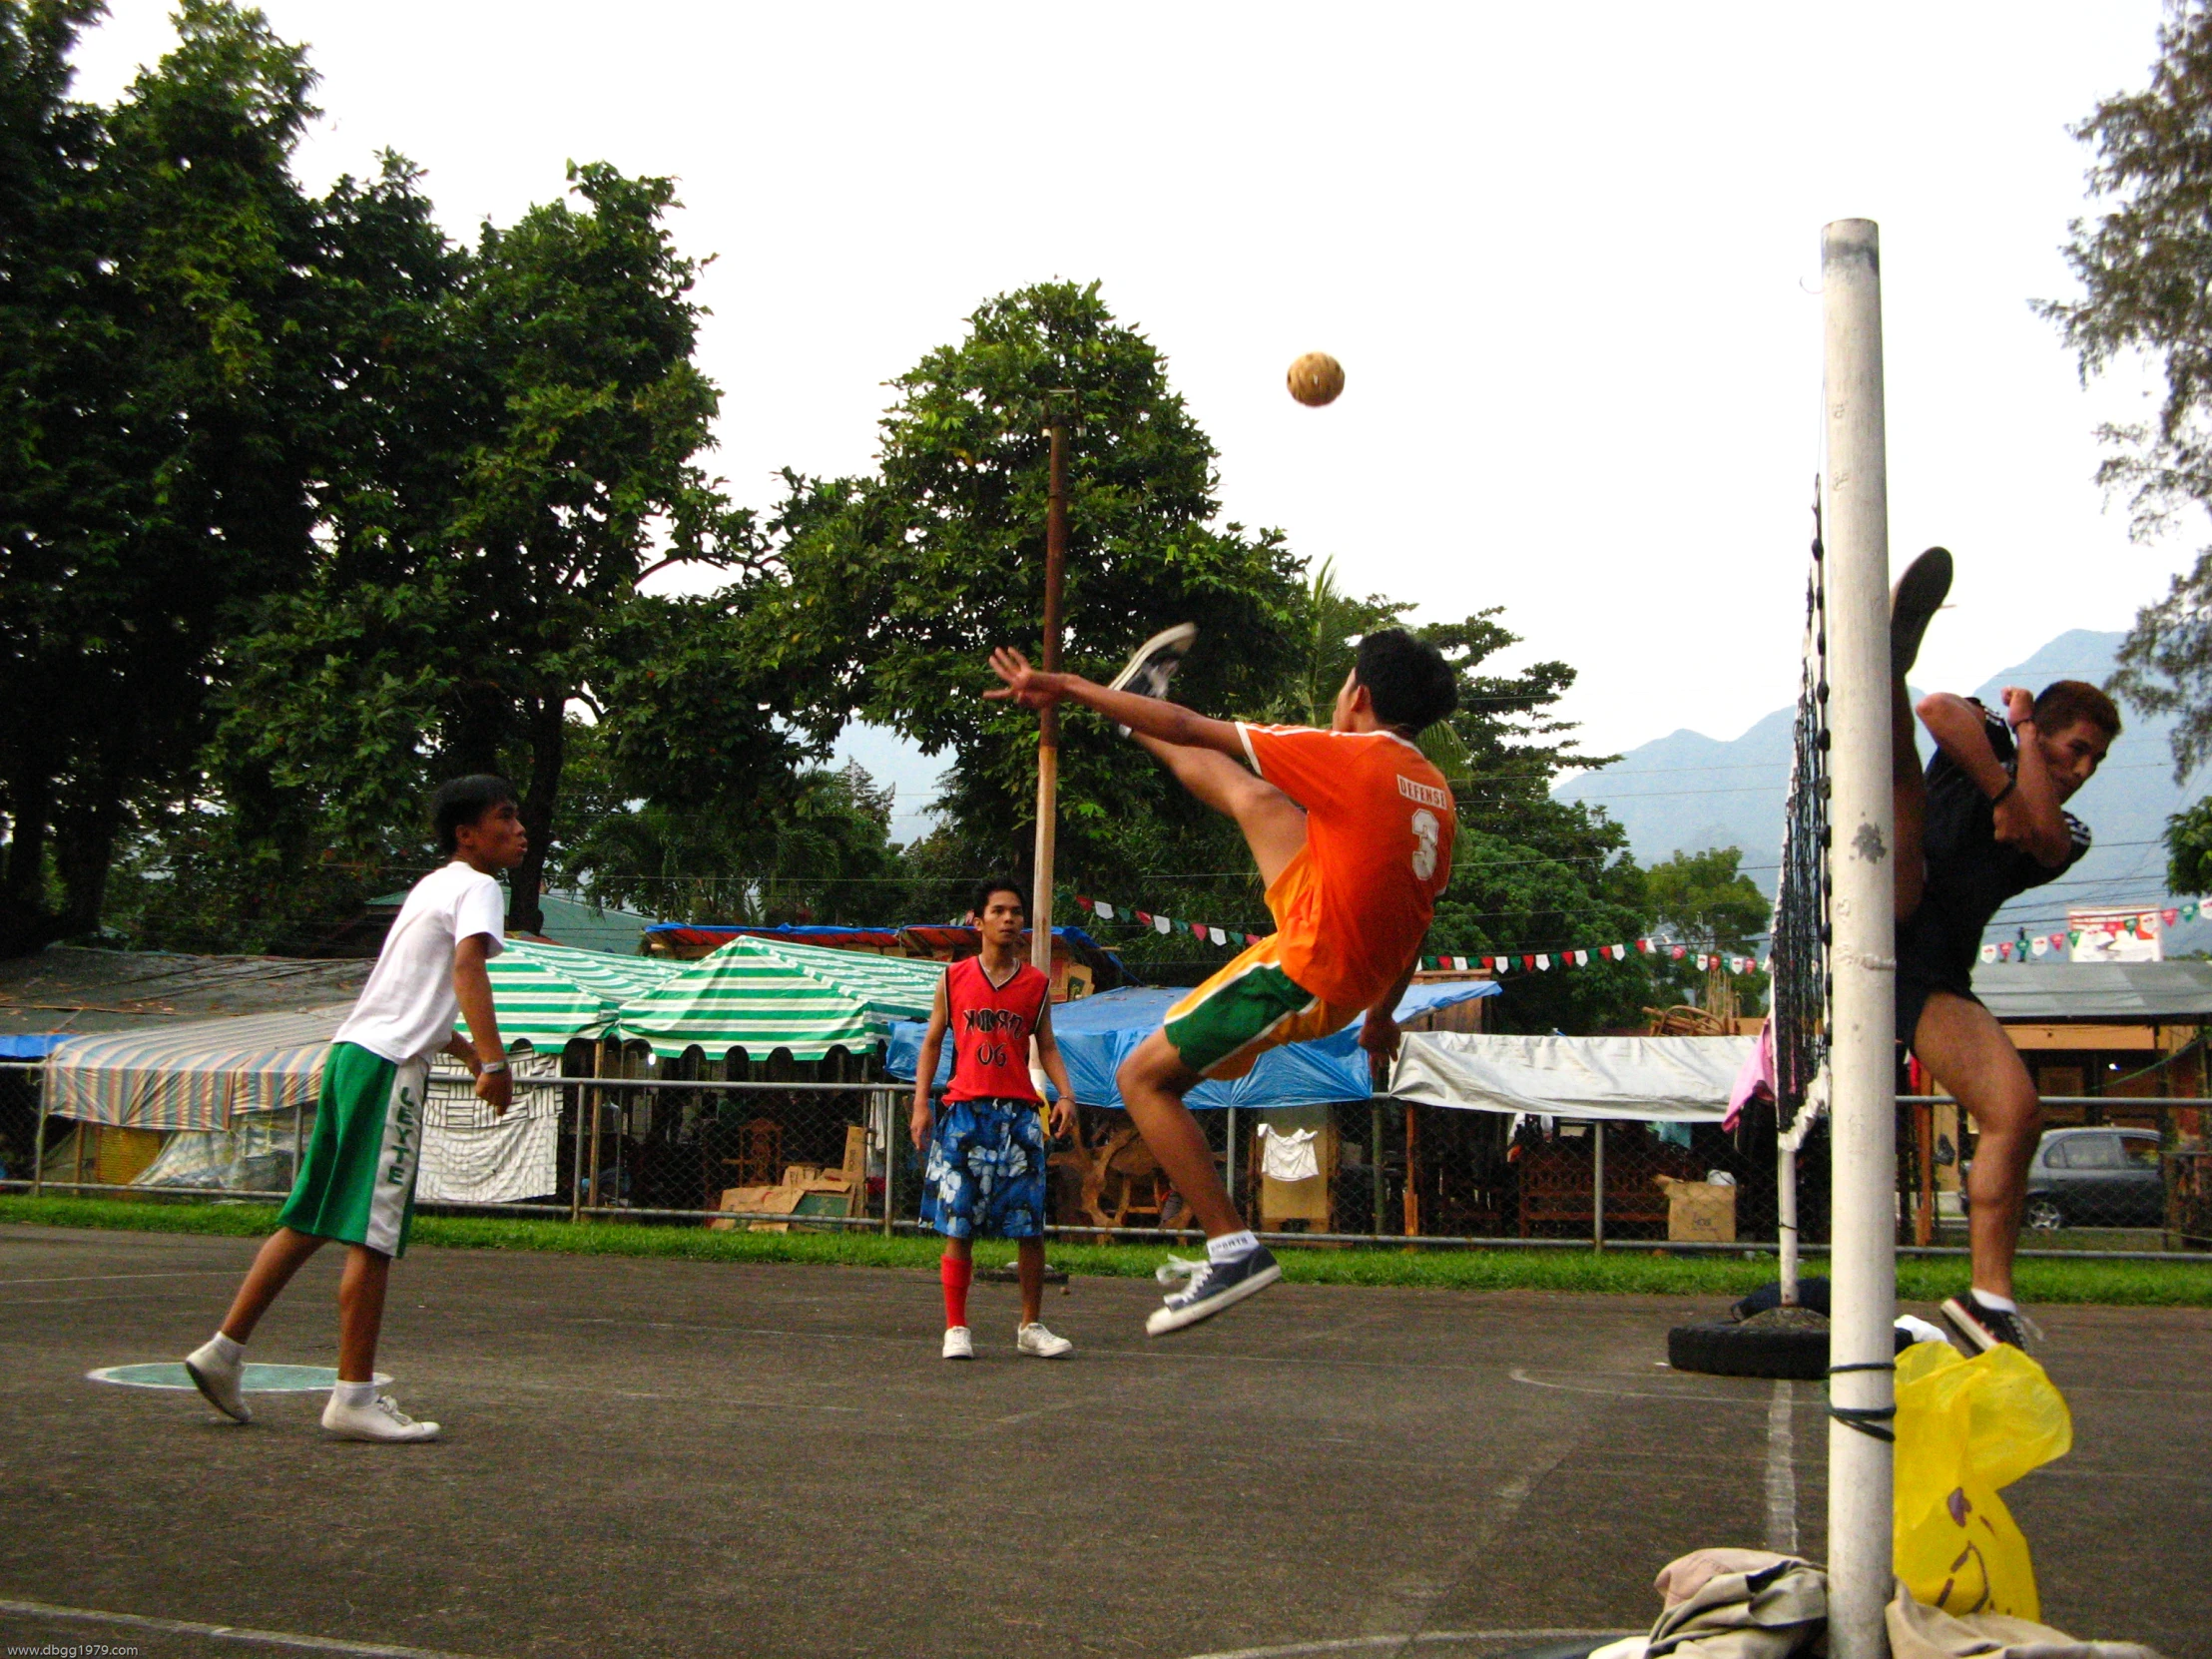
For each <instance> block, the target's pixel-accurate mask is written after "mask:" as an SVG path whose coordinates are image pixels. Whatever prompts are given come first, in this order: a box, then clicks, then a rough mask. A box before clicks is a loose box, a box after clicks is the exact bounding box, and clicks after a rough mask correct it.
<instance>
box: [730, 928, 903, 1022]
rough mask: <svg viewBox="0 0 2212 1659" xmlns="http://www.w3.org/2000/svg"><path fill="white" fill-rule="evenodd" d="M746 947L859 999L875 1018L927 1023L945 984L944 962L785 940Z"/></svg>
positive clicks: (756, 942) (755, 941)
mask: <svg viewBox="0 0 2212 1659" xmlns="http://www.w3.org/2000/svg"><path fill="white" fill-rule="evenodd" d="M748 942H750V943H752V944H754V945H757V946H758V947H760V948H761V949H763V950H766V951H769V952H770V953H772V954H774V955H777V956H780V957H782V958H783V959H784V960H785V961H787V962H789V963H791V964H792V966H794V967H796V968H799V969H801V970H802V971H804V972H807V973H811V974H813V975H814V976H815V977H816V978H818V979H827V980H828V981H829V982H830V984H832V985H834V986H836V987H837V989H839V990H841V991H844V992H846V993H847V994H848V995H851V996H855V997H858V998H859V999H860V1001H862V1002H864V1003H865V1004H866V1005H867V1009H868V1011H869V1012H870V1013H872V1014H874V1015H875V1016H876V1017H877V1018H879V1019H886V1020H890V1019H927V1018H928V1017H929V1010H930V1008H931V1006H932V1005H933V1004H934V1003H935V1000H936V995H937V986H938V985H940V984H942V983H943V982H944V963H942V962H932V961H928V960H925V959H923V958H921V957H916V956H879V955H877V954H875V952H873V951H871V950H826V949H824V948H823V947H822V946H821V945H819V944H794V943H792V942H791V941H789V940H787V939H764V938H760V937H751V938H750V939H749V940H748Z"/></svg>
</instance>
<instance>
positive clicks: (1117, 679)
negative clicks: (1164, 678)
mask: <svg viewBox="0 0 2212 1659" xmlns="http://www.w3.org/2000/svg"><path fill="white" fill-rule="evenodd" d="M1197 639H1198V624H1197V623H1195V622H1178V623H1177V624H1176V625H1175V626H1174V627H1173V628H1163V629H1161V630H1160V631H1159V632H1158V633H1157V634H1154V635H1153V636H1152V638H1150V639H1148V640H1146V641H1145V642H1144V644H1142V645H1140V646H1138V647H1137V649H1136V651H1135V653H1134V654H1132V655H1131V657H1130V659H1129V661H1128V662H1127V663H1125V664H1123V665H1122V670H1121V672H1120V673H1119V674H1117V675H1115V676H1114V677H1113V679H1112V680H1110V681H1108V682H1107V685H1106V689H1107V690H1108V691H1126V690H1127V689H1128V687H1129V682H1130V681H1132V680H1134V679H1136V677H1137V676H1138V675H1139V674H1141V673H1143V672H1144V668H1145V665H1146V664H1147V663H1149V662H1151V661H1152V656H1153V653H1154V652H1156V651H1162V650H1165V649H1167V648H1168V647H1169V646H1175V647H1178V648H1179V649H1178V650H1177V652H1176V656H1175V666H1174V667H1173V668H1170V669H1169V670H1168V677H1169V678H1170V679H1173V678H1174V675H1175V669H1176V668H1180V667H1182V666H1183V659H1184V658H1185V657H1187V656H1188V655H1190V650H1191V646H1192V644H1193V643H1194V642H1195V641H1196V640H1197ZM1161 689H1162V690H1165V689H1166V688H1165V687H1162V688H1161ZM1144 695H1147V696H1150V695H1154V694H1151V693H1146V694H1144ZM1114 730H1115V731H1117V732H1119V733H1120V734H1121V735H1122V736H1123V737H1125V738H1126V737H1127V736H1129V728H1128V727H1126V726H1122V725H1118V724H1117V725H1116V726H1115V727H1114Z"/></svg>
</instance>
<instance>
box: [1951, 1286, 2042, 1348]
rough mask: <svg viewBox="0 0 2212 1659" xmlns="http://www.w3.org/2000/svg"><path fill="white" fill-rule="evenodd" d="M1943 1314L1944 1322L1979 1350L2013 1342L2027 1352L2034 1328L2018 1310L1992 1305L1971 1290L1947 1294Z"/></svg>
mask: <svg viewBox="0 0 2212 1659" xmlns="http://www.w3.org/2000/svg"><path fill="white" fill-rule="evenodd" d="M1942 1315H1943V1322H1944V1323H1945V1324H1946V1325H1948V1326H1949V1327H1950V1328H1951V1330H1953V1331H1955V1332H1957V1333H1958V1336H1959V1339H1960V1340H1961V1341H1962V1342H1964V1343H1965V1345H1966V1346H1967V1347H1968V1348H1969V1349H1971V1350H1972V1351H1973V1352H1974V1353H1976V1354H1986V1353H1988V1352H1989V1350H1991V1349H1992V1348H1995V1347H1997V1346H1998V1345H1999V1344H2010V1345H2011V1346H2012V1347H2013V1348H2016V1349H2018V1350H2020V1352H2022V1353H2023V1354H2024V1353H2025V1352H2026V1351H2027V1339H2028V1336H2029V1334H2030V1333H2031V1332H2033V1331H2034V1327H2033V1326H2032V1325H2031V1324H2030V1323H2029V1322H2028V1321H2026V1320H2024V1319H2022V1318H2021V1317H2020V1316H2019V1315H2018V1314H2014V1313H2007V1312H2006V1311H2005V1310H2004V1309H2002V1308H1992V1307H1990V1306H1989V1305H1988V1304H1987V1303H1986V1302H1983V1301H1982V1300H1981V1298H1979V1297H1977V1296H1975V1295H1974V1294H1973V1292H1971V1291H1968V1292H1967V1293H1966V1294H1965V1295H1964V1296H1954V1297H1948V1298H1945V1299H1944V1302H1943V1307H1942Z"/></svg>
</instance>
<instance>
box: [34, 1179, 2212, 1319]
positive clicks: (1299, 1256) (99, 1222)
mask: <svg viewBox="0 0 2212 1659" xmlns="http://www.w3.org/2000/svg"><path fill="white" fill-rule="evenodd" d="M0 1222H15V1223H22V1224H37V1225H40V1226H46V1227H85V1228H106V1229H115V1230H121V1231H128V1232H139V1233H196V1234H203V1235H214V1236H218V1237H225V1238H259V1237H261V1236H262V1235H263V1234H265V1233H267V1232H269V1231H270V1229H271V1228H273V1227H275V1226H276V1223H277V1212H276V1209H275V1208H274V1207H273V1206H269V1205H262V1204H237V1203H207V1202H177V1201H174V1200H161V1199H146V1200H135V1199H106V1198H28V1197H19V1196H7V1195H0ZM414 1242H415V1243H416V1244H420V1245H437V1246H442V1247H444V1248H446V1249H454V1250H528V1251H538V1252H542V1253H545V1254H548V1255H562V1256H657V1257H667V1258H671V1259H674V1260H679V1261H688V1262H804V1263H812V1264H818V1265H825V1266H835V1267H864V1268H933V1267H934V1266H935V1265H936V1261H937V1255H938V1250H939V1247H938V1244H937V1242H936V1241H935V1240H934V1239H929V1238H916V1237H911V1236H901V1237H898V1238H893V1239H886V1238H883V1237H882V1236H881V1235H879V1234H852V1233H847V1234H837V1233H739V1232H730V1233H715V1232H710V1231H708V1230H707V1229H706V1228H704V1227H642V1226H637V1225H634V1224H629V1223H623V1222H597V1221H595V1222H585V1223H580V1224H579V1223H571V1222H565V1221H549V1220H531V1219H527V1218H520V1217H505V1216H418V1217H417V1218H416V1220H415V1230H414ZM1169 1248H1173V1249H1175V1250H1177V1251H1179V1252H1180V1253H1182V1254H1185V1255H1189V1254H1194V1253H1195V1251H1196V1245H1195V1243H1194V1244H1191V1245H1177V1246H1173V1247H1169ZM1050 1254H1051V1260H1052V1263H1053V1265H1054V1266H1055V1267H1063V1268H1066V1269H1067V1270H1068V1271H1069V1272H1070V1273H1072V1274H1076V1275H1078V1276H1086V1277H1091V1278H1100V1279H1142V1278H1149V1277H1151V1274H1152V1270H1153V1269H1154V1268H1156V1267H1157V1266H1159V1264H1160V1263H1161V1262H1162V1261H1163V1260H1165V1258H1166V1255H1167V1249H1165V1248H1162V1247H1161V1246H1158V1245H1076V1244H1068V1243H1063V1242H1055V1243H1053V1244H1052V1245H1051V1247H1050ZM1013 1255H1014V1250H1013V1246H1012V1245H1010V1244H1006V1243H1002V1242H998V1241H991V1240H986V1241H983V1242H981V1243H979V1244H978V1245H977V1246H976V1249H975V1260H976V1262H977V1263H978V1265H981V1266H986V1267H989V1266H997V1265H1001V1264H1003V1263H1007V1262H1010V1261H1012V1260H1013ZM1279 1255H1280V1257H1281V1260H1282V1263H1283V1277H1284V1278H1285V1279H1287V1280H1290V1281H1291V1282H1292V1283H1294V1284H1302V1285H1374V1286H1397V1287H1410V1288H1417V1289H1431V1290H1457V1291H1571V1292H1585V1293H1598V1294H1607V1295H1626V1296H1698V1297H1714V1298H1717V1299H1721V1300H1729V1301H1732V1300H1734V1299H1735V1298H1736V1297H1739V1296H1742V1295H1743V1294H1744V1293H1745V1292H1747V1291H1750V1290H1754V1289H1756V1288H1757V1287H1759V1286H1761V1285H1764V1284H1767V1283H1769V1282H1770V1281H1772V1280H1773V1278H1774V1274H1775V1268H1774V1260H1773V1258H1772V1257H1768V1256H1760V1257H1757V1258H1753V1259H1749V1260H1747V1259H1745V1258H1743V1257H1740V1256H1736V1257H1731V1256H1711V1255H1701V1256H1671V1255H1668V1254H1666V1253H1665V1252H1664V1251H1661V1250H1657V1249H1654V1248H1652V1247H1649V1246H1634V1245H1623V1246H1620V1247H1618V1248H1616V1249H1612V1250H1607V1251H1604V1252H1602V1253H1600V1252H1597V1251H1578V1250H1542V1251H1538V1250H1370V1249H1321V1248H1317V1249H1312V1250H1286V1251H1281V1252H1279ZM1807 1265H1808V1268H1809V1270H1810V1271H1812V1272H1816V1273H1817V1272H1820V1271H1821V1269H1822V1266H1823V1264H1822V1263H1821V1261H1820V1260H1819V1259H1818V1258H1815V1259H1812V1260H1810V1261H1809V1262H1808V1264H1807ZM2018 1280H2019V1292H2020V1296H2021V1298H2022V1300H2024V1301H2027V1302H2031V1303H2061V1302H2066V1303H2102V1304H2108V1305H2111V1306H2115V1307H2134V1308H2142V1307H2169V1308H2212V1267H2207V1266H2206V1265H2204V1264H2202V1263H2196V1262H2176V1263H2173V1264H2171V1265H2167V1264H2165V1263H2160V1262H2102V1261H2080V1262H2065V1261H2035V1262H2022V1263H2020V1265H2019V1271H2018ZM1964 1284H1965V1264H1964V1263H1963V1262H1961V1261H1956V1260H1936V1261H1930V1260H1925V1259H1913V1258H1908V1259H1907V1260H1905V1261H1902V1262H1900V1263H1899V1264H1898V1297H1899V1300H1900V1301H1902V1302H1907V1303H1929V1302H1939V1301H1941V1300H1942V1299H1943V1298H1944V1297H1946V1296H1948V1295H1950V1294H1951V1293H1952V1292H1954V1291H1957V1290H1959V1289H1960V1288H1962V1287H1963V1286H1964Z"/></svg>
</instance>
